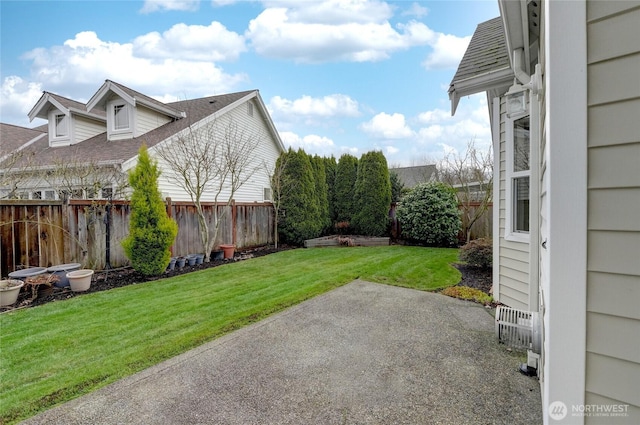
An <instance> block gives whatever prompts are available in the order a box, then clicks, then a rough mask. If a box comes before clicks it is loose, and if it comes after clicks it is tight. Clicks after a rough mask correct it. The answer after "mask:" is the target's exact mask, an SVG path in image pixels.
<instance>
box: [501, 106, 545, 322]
mask: <svg viewBox="0 0 640 425" xmlns="http://www.w3.org/2000/svg"><path fill="white" fill-rule="evenodd" d="M500 103H501V104H500V152H498V153H496V155H499V157H500V159H499V162H500V170H499V176H500V181H499V184H498V186H499V193H498V208H499V212H498V217H499V223H498V226H499V228H498V235H499V242H498V247H499V248H498V249H499V252H498V253H497V255H498V256H499V264H500V267H499V268H498V270H497V272H498V274H499V277H498V279H499V281H500V284H499V286H498V288H499V289H498V291H499V293H498V294H497V295H498V300H499V301H500V302H501V303H503V304H506V305H508V306H510V307H513V308H518V309H522V310H532V308H529V307H530V306H529V262H530V259H529V244H528V243H522V242H513V241H508V240H506V239H505V228H506V221H505V220H506V215H507V214H506V190H507V189H506V184H507V183H506V162H507V159H506V158H507V152H506V149H507V148H506V145H507V140H506V113H505V103H504V98H503V99H502V100H501V102H500ZM494 255H496V254H495V253H494ZM533 309H534V310H535V308H533Z"/></svg>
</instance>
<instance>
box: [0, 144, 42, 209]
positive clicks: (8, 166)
mask: <svg viewBox="0 0 640 425" xmlns="http://www.w3.org/2000/svg"><path fill="white" fill-rule="evenodd" d="M33 162H34V154H33V151H32V150H30V149H23V150H15V151H9V150H4V149H2V148H0V189H1V190H2V192H1V193H0V199H2V198H7V199H13V198H17V197H18V194H19V192H20V190H21V189H24V188H26V183H27V182H28V181H29V180H31V179H32V176H31V174H30V173H29V172H28V170H29V169H30V167H31V164H32V163H33Z"/></svg>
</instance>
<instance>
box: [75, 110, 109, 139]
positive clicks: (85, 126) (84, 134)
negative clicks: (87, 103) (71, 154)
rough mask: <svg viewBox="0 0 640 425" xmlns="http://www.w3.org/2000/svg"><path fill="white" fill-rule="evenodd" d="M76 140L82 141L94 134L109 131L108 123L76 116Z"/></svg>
mask: <svg viewBox="0 0 640 425" xmlns="http://www.w3.org/2000/svg"><path fill="white" fill-rule="evenodd" d="M73 125H74V139H75V140H74V142H73V143H80V142H82V141H84V140H87V139H90V138H92V137H93V136H96V135H98V134H101V133H104V132H106V131H107V125H106V123H104V122H100V121H94V120H91V119H88V118H85V117H79V116H77V115H76V116H74V120H73Z"/></svg>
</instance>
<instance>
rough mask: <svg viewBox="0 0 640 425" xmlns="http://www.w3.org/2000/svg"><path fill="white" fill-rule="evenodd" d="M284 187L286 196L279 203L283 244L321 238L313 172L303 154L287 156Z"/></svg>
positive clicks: (309, 162) (294, 153)
mask: <svg viewBox="0 0 640 425" xmlns="http://www.w3.org/2000/svg"><path fill="white" fill-rule="evenodd" d="M286 155H287V159H286V167H285V169H284V172H283V183H284V184H285V185H286V187H285V188H284V190H283V193H286V196H285V197H283V199H282V200H281V206H280V208H281V210H282V214H281V218H280V225H279V228H280V236H282V240H283V241H285V242H287V243H291V244H295V245H301V244H302V243H303V242H304V241H305V239H312V238H316V237H318V236H319V235H320V232H321V231H322V228H321V226H320V213H319V211H320V208H319V206H318V198H317V196H316V188H315V182H314V171H313V167H312V166H311V161H310V160H309V155H307V154H306V153H305V152H304V151H303V150H298V151H294V150H292V149H289V151H288V152H287V153H286Z"/></svg>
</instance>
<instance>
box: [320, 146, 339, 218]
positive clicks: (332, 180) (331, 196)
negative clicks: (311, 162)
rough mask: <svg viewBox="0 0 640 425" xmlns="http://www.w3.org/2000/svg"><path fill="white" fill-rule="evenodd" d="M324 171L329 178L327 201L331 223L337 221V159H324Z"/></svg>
mask: <svg viewBox="0 0 640 425" xmlns="http://www.w3.org/2000/svg"><path fill="white" fill-rule="evenodd" d="M323 159H324V171H325V175H326V178H327V199H328V201H329V223H330V224H333V223H335V221H336V168H337V167H338V163H337V162H336V158H335V157H334V156H333V155H332V156H331V157H324V158H323Z"/></svg>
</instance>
